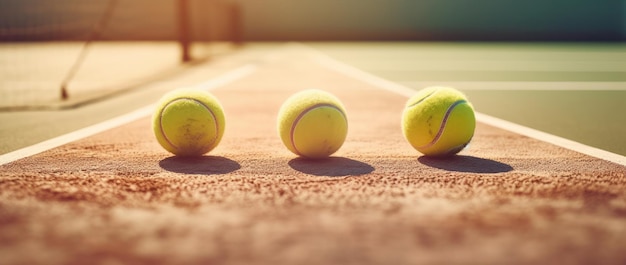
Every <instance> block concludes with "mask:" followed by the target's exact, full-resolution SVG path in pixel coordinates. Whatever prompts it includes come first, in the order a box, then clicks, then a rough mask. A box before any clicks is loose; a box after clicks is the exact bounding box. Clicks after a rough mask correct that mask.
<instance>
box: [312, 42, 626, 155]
mask: <svg viewBox="0 0 626 265" xmlns="http://www.w3.org/2000/svg"><path fill="white" fill-rule="evenodd" d="M309 45H311V46H312V47H314V48H315V49H318V50H320V51H322V52H324V53H327V54H328V55H330V56H332V57H334V58H336V59H339V60H341V61H343V62H346V63H348V64H351V65H353V66H355V67H357V68H360V69H362V70H365V71H367V72H370V73H373V74H375V75H378V76H380V77H382V78H385V79H388V80H390V81H394V82H397V83H400V84H402V85H405V86H408V87H411V88H414V89H416V90H418V89H421V88H424V87H426V86H431V85H444V86H452V87H456V88H458V89H460V90H462V91H464V92H465V93H466V94H467V95H468V97H469V98H470V101H472V103H473V104H474V106H475V108H476V110H477V111H479V112H482V113H485V114H488V115H491V116H495V117H498V118H502V119H505V120H508V121H511V122H515V123H518V124H521V125H525V126H528V127H531V128H534V129H537V130H540V131H544V132H547V133H551V134H554V135H557V136H561V137H564V138H567V139H570V140H574V141H577V142H580V143H583V144H586V145H590V146H593V147H597V148H600V149H604V150H607V151H610V152H613V153H617V154H621V155H626V115H624V113H626V112H625V110H626V107H625V106H626V44H624V43H497V42H496V43H471V42H469V43H464V42H445V43H439V42H400V43H398V42H377V43H315V44H309Z"/></svg>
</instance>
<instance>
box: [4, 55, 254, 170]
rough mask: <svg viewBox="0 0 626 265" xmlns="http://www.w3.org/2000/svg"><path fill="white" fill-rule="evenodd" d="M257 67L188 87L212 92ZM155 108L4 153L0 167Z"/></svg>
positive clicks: (241, 68)
mask: <svg viewBox="0 0 626 265" xmlns="http://www.w3.org/2000/svg"><path fill="white" fill-rule="evenodd" d="M258 68H259V66H258V65H257V64H247V65H243V66H241V67H238V68H235V69H233V70H231V71H228V72H226V73H224V74H221V75H219V76H217V77H215V78H212V79H209V80H207V81H205V82H201V83H199V84H196V85H193V86H190V87H188V88H190V89H199V90H207V91H208V90H213V89H216V88H219V87H222V86H225V85H227V84H230V83H232V82H235V81H237V80H239V79H241V78H244V77H246V76H248V75H250V74H252V73H254V72H255V71H256V70H257V69H258ZM154 108H156V103H152V104H150V105H148V106H144V107H141V108H139V109H137V110H134V111H132V112H129V113H127V114H123V115H121V116H118V117H115V118H112V119H109V120H106V121H103V122H100V123H97V124H94V125H91V126H88V127H85V128H82V129H79V130H76V131H73V132H70V133H67V134H63V135H61V136H57V137H55V138H52V139H49V140H45V141H43V142H40V143H37V144H34V145H31V146H28V147H24V148H21V149H18V150H15V151H13V152H9V153H6V154H4V155H0V166H1V165H4V164H8V163H10V162H13V161H16V160H19V159H22V158H25V157H29V156H33V155H36V154H39V153H42V152H44V151H47V150H50V149H52V148H55V147H59V146H61V145H64V144H67V143H70V142H73V141H77V140H80V139H83V138H86V137H89V136H92V135H95V134H97V133H100V132H103V131H106V130H109V129H112V128H115V127H118V126H121V125H124V124H127V123H130V122H133V121H136V120H138V119H140V118H143V117H146V116H149V115H151V114H152V112H153V111H154Z"/></svg>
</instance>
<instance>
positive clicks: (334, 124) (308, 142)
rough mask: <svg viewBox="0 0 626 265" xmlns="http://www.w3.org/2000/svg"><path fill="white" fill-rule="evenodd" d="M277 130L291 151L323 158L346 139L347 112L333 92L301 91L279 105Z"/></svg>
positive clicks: (306, 156)
mask: <svg viewBox="0 0 626 265" xmlns="http://www.w3.org/2000/svg"><path fill="white" fill-rule="evenodd" d="M278 133H279V134H280V139H281V140H282V141H283V144H285V146H286V147H287V149H289V150H290V151H291V152H293V153H294V154H296V155H298V156H301V157H305V158H313V159H317V158H325V157H328V156H330V155H332V154H333V153H335V152H336V151H337V150H339V148H340V147H341V145H343V142H344V141H345V139H346V135H347V134H348V120H347V117H346V111H345V109H344V107H343V105H342V104H341V102H340V101H339V99H338V98H336V97H335V96H334V95H332V94H330V93H328V92H325V91H321V90H317V89H309V90H304V91H301V92H298V93H296V94H294V95H292V96H291V97H290V98H288V99H287V100H286V101H285V102H284V103H283V105H282V106H281V107H280V110H279V112H278Z"/></svg>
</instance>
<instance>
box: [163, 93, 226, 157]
mask: <svg viewBox="0 0 626 265" xmlns="http://www.w3.org/2000/svg"><path fill="white" fill-rule="evenodd" d="M181 99H182V100H191V101H195V102H196V103H198V104H200V105H201V106H202V107H204V108H205V109H206V110H207V111H209V113H210V114H211V117H213V122H214V123H215V131H216V132H219V124H218V122H217V117H216V116H215V113H213V110H211V108H210V107H209V106H207V105H205V104H204V103H202V101H200V100H197V99H195V98H191V97H180V98H174V99H172V100H170V102H168V103H167V104H165V105H164V106H163V108H161V110H160V111H159V129H160V130H161V135H163V138H164V139H165V141H167V143H168V144H170V145H171V146H173V147H174V148H176V149H177V150H178V149H179V147H178V146H176V145H175V144H173V143H172V141H170V139H169V138H168V136H167V134H165V131H164V130H163V111H164V110H165V109H167V107H168V106H169V105H171V104H172V103H174V102H176V101H178V100H181ZM218 137H219V136H218V133H216V134H215V137H213V139H212V140H211V142H210V143H209V144H206V145H204V146H212V145H213V144H214V143H215V141H216V140H217V138H218Z"/></svg>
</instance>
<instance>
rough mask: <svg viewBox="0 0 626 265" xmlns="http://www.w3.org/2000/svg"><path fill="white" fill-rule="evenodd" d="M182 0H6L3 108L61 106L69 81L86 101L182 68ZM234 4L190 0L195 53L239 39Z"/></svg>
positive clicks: (1, 30) (198, 56) (0, 53)
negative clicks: (65, 83) (235, 29)
mask: <svg viewBox="0 0 626 265" xmlns="http://www.w3.org/2000/svg"><path fill="white" fill-rule="evenodd" d="M180 1H181V0H107V1H84V0H3V1H1V2H0V40H1V42H0V110H14V109H22V108H40V107H49V106H58V105H59V102H62V101H63V99H62V97H61V87H62V86H63V83H64V81H67V86H66V88H67V92H68V94H69V98H70V99H71V100H81V99H83V98H89V97H97V96H99V95H104V94H108V93H110V92H112V91H118V90H121V89H124V88H125V87H128V86H129V85H130V84H136V83H137V82H144V81H145V80H149V77H151V76H158V75H160V74H162V73H164V72H169V71H171V70H172V69H173V68H177V67H180V65H181V63H180V58H181V56H180V54H181V42H180V39H179V37H180V29H179V23H180V19H181V18H180V17H179V16H178V12H176V10H177V8H180V5H179V4H180ZM112 2H114V5H113V7H114V8H112V9H111V10H110V12H109V14H107V8H110V7H111V6H112V5H111V3H112ZM233 6H235V4H234V2H227V1H218V0H188V5H187V8H188V14H189V15H190V17H188V18H187V19H189V21H190V23H189V25H188V26H189V28H187V30H188V31H189V32H190V35H189V38H190V47H191V48H190V55H191V57H192V59H195V60H202V59H206V58H208V57H209V56H211V55H212V54H214V53H215V52H216V51H217V50H219V51H220V52H223V49H221V48H220V49H216V48H214V46H219V47H222V46H224V44H225V43H227V44H231V43H233V40H234V38H235V37H234V36H235V35H236V34H234V33H233V32H234V31H233V30H232V29H233V27H232V24H233V22H232V21H233V20H232V19H233V17H237V15H233V14H232V13H231V12H232V10H231V9H233ZM87 43H89V44H88V45H86V44H87ZM82 53H84V54H83V56H81V54H82ZM73 68H75V69H73ZM72 71H75V73H71V72H72Z"/></svg>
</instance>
